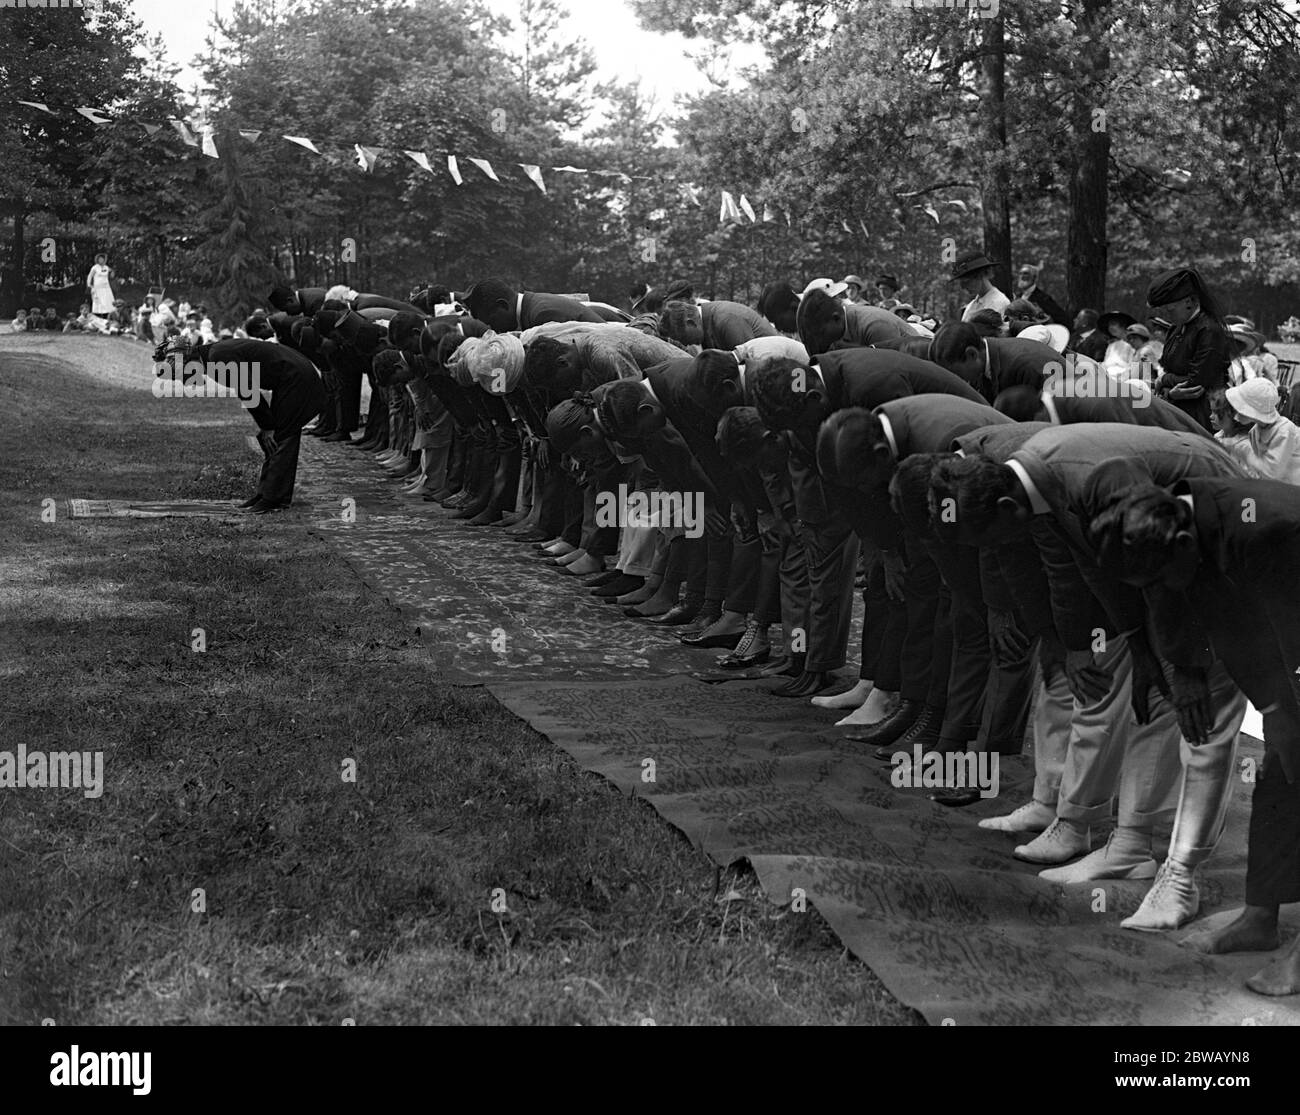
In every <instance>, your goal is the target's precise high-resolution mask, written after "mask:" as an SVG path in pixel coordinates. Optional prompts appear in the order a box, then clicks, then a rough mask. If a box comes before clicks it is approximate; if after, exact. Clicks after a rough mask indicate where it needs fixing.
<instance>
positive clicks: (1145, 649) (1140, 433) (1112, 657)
mask: <svg viewBox="0 0 1300 1115" xmlns="http://www.w3.org/2000/svg"><path fill="white" fill-rule="evenodd" d="M1112 458H1130V459H1133V460H1135V461H1137V462H1139V463H1140V464H1141V465H1142V467H1144V468H1145V469H1146V470H1147V471H1148V473H1149V475H1151V476H1152V477H1153V478H1154V479H1155V480H1156V481H1157V482H1160V483H1173V482H1175V481H1176V480H1179V479H1182V478H1183V477H1185V476H1189V475H1210V476H1215V475H1219V476H1222V475H1237V474H1238V470H1237V468H1236V466H1235V465H1233V464H1232V462H1231V459H1230V458H1229V457H1228V456H1227V454H1226V453H1224V452H1223V451H1222V450H1221V449H1220V448H1219V447H1218V446H1216V445H1215V444H1214V443H1213V442H1211V441H1209V440H1208V439H1205V438H1200V437H1197V436H1195V435H1189V434H1183V433H1173V432H1170V431H1166V430H1159V429H1147V428H1143V427H1138V426H1130V425H1118V424H1112V423H1095V424H1094V423H1081V424H1076V425H1070V426H1057V427H1051V428H1049V429H1046V430H1043V431H1042V432H1041V433H1038V434H1036V435H1035V436H1034V437H1033V438H1031V439H1029V440H1028V441H1027V442H1025V444H1024V445H1023V446H1022V447H1021V448H1020V449H1018V450H1017V451H1016V452H1014V453H1013V454H1011V456H1010V458H1008V460H1007V462H1006V464H1004V465H995V464H992V463H991V462H986V461H985V462H982V461H979V460H978V459H975V460H967V461H963V462H961V464H960V465H958V466H954V468H953V470H952V473H953V475H952V476H951V477H950V479H953V480H955V483H954V484H953V485H952V488H953V492H952V495H953V496H954V498H955V500H956V509H955V510H956V514H955V524H954V527H953V529H955V530H956V531H957V532H958V533H964V534H973V535H978V536H979V537H981V538H982V539H983V541H984V542H986V543H987V542H989V541H997V540H999V539H1000V538H1010V537H1016V536H1020V535H1023V534H1024V533H1025V532H1029V533H1030V535H1031V537H1033V539H1034V541H1035V543H1036V544H1037V545H1038V547H1039V550H1040V554H1041V555H1042V558H1043V562H1044V565H1045V566H1046V568H1047V574H1048V582H1049V585H1050V587H1051V603H1052V610H1053V615H1054V618H1055V626H1056V629H1057V632H1058V634H1059V636H1060V638H1061V640H1062V642H1063V643H1064V645H1065V649H1066V661H1065V668H1066V676H1067V678H1068V679H1069V680H1070V683H1071V688H1072V690H1074V692H1075V695H1076V699H1077V700H1078V701H1079V702H1081V703H1083V704H1085V705H1086V704H1092V705H1102V704H1109V706H1110V708H1111V715H1110V716H1109V718H1108V719H1106V720H1103V721H1101V722H1100V723H1097V724H1094V725H1092V728H1094V729H1095V730H1086V731H1085V730H1083V729H1082V728H1081V726H1080V724H1079V723H1078V721H1077V719H1076V723H1075V728H1074V735H1073V738H1072V740H1071V745H1070V754H1069V770H1068V771H1067V782H1069V783H1070V786H1071V789H1070V790H1069V792H1067V789H1066V787H1065V786H1064V785H1063V786H1062V796H1061V799H1060V801H1059V802H1058V808H1057V821H1056V822H1055V824H1054V825H1053V826H1052V827H1051V828H1049V829H1048V830H1047V831H1046V832H1044V833H1043V834H1042V836H1040V837H1038V838H1037V840H1036V841H1034V842H1031V844H1030V845H1027V846H1026V847H1025V848H1024V849H1017V855H1021V858H1031V859H1035V860H1036V861H1038V862H1053V861H1054V862H1062V861H1064V860H1065V859H1069V858H1072V857H1071V854H1070V853H1071V852H1072V851H1073V854H1077V852H1078V851H1079V850H1086V848H1087V847H1088V844H1089V839H1088V832H1089V828H1090V826H1091V825H1092V824H1097V823H1101V822H1102V821H1104V819H1105V816H1107V815H1108V814H1109V809H1110V804H1109V803H1110V799H1111V797H1112V795H1113V794H1114V793H1115V790H1116V787H1117V786H1118V789H1119V821H1118V827H1117V828H1116V830H1115V832H1114V833H1113V834H1112V836H1111V839H1110V841H1109V842H1108V844H1107V845H1106V847H1105V848H1103V849H1098V850H1097V851H1094V852H1092V853H1091V854H1090V855H1088V856H1086V857H1085V858H1084V859H1083V860H1082V861H1080V862H1079V863H1078V864H1074V865H1071V866H1070V867H1067V868H1057V869H1053V870H1049V871H1048V872H1045V873H1043V877H1044V878H1047V879H1048V880H1049V881H1053V882H1066V883H1081V882H1086V881H1091V880H1093V879H1101V878H1150V877H1151V876H1152V875H1153V874H1155V873H1156V870H1155V863H1154V861H1153V860H1151V858H1150V855H1151V834H1152V829H1153V826H1154V824H1155V822H1156V821H1157V820H1158V819H1159V818H1160V817H1162V816H1163V815H1165V814H1166V813H1168V812H1169V811H1171V809H1172V806H1173V803H1174V802H1175V801H1178V802H1179V808H1178V813H1177V816H1176V818H1175V823H1174V837H1173V842H1174V843H1177V842H1178V841H1179V839H1180V838H1181V837H1180V827H1181V828H1182V829H1189V827H1190V829H1191V830H1195V831H1197V832H1201V833H1204V832H1205V830H1206V828H1207V826H1208V828H1211V829H1212V828H1213V824H1212V819H1213V818H1214V817H1217V816H1221V815H1222V814H1221V812H1220V807H1221V804H1222V798H1223V795H1224V794H1225V793H1226V792H1228V791H1229V790H1230V786H1228V785H1227V783H1228V780H1229V777H1230V773H1231V766H1232V760H1233V755H1234V750H1235V744H1236V733H1237V729H1238V727H1239V726H1240V724H1241V718H1242V716H1243V715H1244V712H1245V705H1244V700H1243V699H1242V697H1241V695H1240V693H1239V691H1237V689H1236V687H1235V686H1233V685H1232V683H1231V679H1230V678H1228V676H1227V674H1226V672H1225V671H1224V670H1223V669H1222V667H1221V666H1220V665H1219V664H1217V663H1214V662H1207V661H1205V659H1204V658H1203V657H1202V658H1201V659H1200V660H1199V661H1194V660H1193V659H1192V658H1189V657H1185V656H1184V655H1183V654H1182V653H1181V651H1179V652H1177V653H1175V652H1174V651H1172V650H1170V655H1171V657H1172V658H1173V659H1174V661H1173V666H1174V675H1173V683H1172V684H1173V690H1172V700H1164V699H1161V698H1159V697H1158V698H1157V699H1156V701H1155V702H1150V699H1149V696H1150V690H1151V688H1152V687H1153V686H1154V687H1155V688H1157V689H1158V690H1159V691H1160V693H1161V694H1167V693H1169V685H1168V684H1167V683H1166V681H1165V678H1164V674H1163V672H1162V671H1161V669H1160V666H1159V663H1158V661H1157V660H1156V659H1155V658H1154V655H1153V652H1152V650H1151V648H1150V644H1149V642H1148V614H1147V609H1146V608H1145V606H1144V604H1143V601H1142V599H1141V597H1140V596H1139V595H1137V594H1135V593H1134V592H1133V590H1132V589H1129V588H1127V587H1126V586H1123V585H1121V584H1119V583H1118V582H1117V581H1116V580H1115V579H1114V578H1113V577H1112V576H1109V575H1107V574H1105V573H1103V572H1102V571H1101V570H1100V569H1099V568H1098V565H1097V553H1096V551H1095V550H1094V549H1093V548H1092V546H1091V544H1090V543H1089V541H1088V539H1087V538H1086V535H1085V530H1086V525H1087V523H1089V522H1091V519H1092V515H1093V512H1094V511H1095V509H1096V506H1095V504H1094V503H1091V502H1089V501H1090V499H1091V498H1092V490H1091V488H1090V486H1089V480H1090V476H1091V474H1092V472H1093V471H1094V470H1095V469H1096V468H1097V466H1098V464H1099V463H1100V462H1104V461H1107V460H1109V459H1112ZM958 473H962V475H957V474H958ZM1097 603H1100V604H1101V605H1102V607H1103V609H1104V612H1105V615H1106V617H1107V621H1106V622H1105V623H1103V624H1101V625H1099V626H1096V625H1097V618H1096V604H1097ZM1099 632H1100V635H1099ZM1162 649H1163V650H1169V649H1170V648H1162ZM1125 650H1127V651H1128V652H1129V653H1128V654H1125V653H1124V651H1125ZM1130 704H1131V705H1132V708H1133V710H1134V713H1135V714H1136V718H1137V721H1138V725H1139V727H1138V728H1136V729H1134V727H1133V725H1132V724H1131V723H1129V721H1128V717H1127V714H1126V707H1127V706H1128V705H1130ZM1180 727H1181V729H1182V732H1183V734H1184V735H1185V736H1186V738H1187V739H1188V740H1190V741H1191V742H1192V743H1194V744H1197V745H1198V746H1196V747H1194V748H1193V747H1190V746H1189V747H1187V748H1186V749H1185V750H1184V752H1183V754H1182V756H1181V764H1180V761H1179V743H1178V740H1179V729H1180ZM1180 765H1181V770H1180V769H1179V768H1180ZM1180 783H1181V798H1178V797H1177V796H1176V794H1177V791H1178V788H1179V784H1180ZM1207 818H1209V819H1210V820H1207ZM1206 839H1209V840H1210V843H1211V844H1212V840H1213V839H1217V834H1215V835H1214V836H1213V837H1212V838H1206ZM1211 850H1212V849H1211ZM1022 852H1023V853H1026V854H1024V855H1022ZM1204 854H1206V855H1208V852H1205V853H1204ZM1049 857H1050V858H1049ZM1166 889H1167V887H1166V886H1164V885H1161V881H1160V880H1159V879H1157V887H1153V888H1152V890H1153V892H1157V891H1159V892H1163V891H1165V890H1166ZM1160 897H1161V895H1160V894H1159V893H1156V894H1155V895H1154V898H1153V902H1154V901H1155V899H1156V898H1160ZM1132 928H1138V926H1136V925H1134V926H1132Z"/></svg>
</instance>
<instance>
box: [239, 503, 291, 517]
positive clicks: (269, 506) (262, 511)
mask: <svg viewBox="0 0 1300 1115" xmlns="http://www.w3.org/2000/svg"><path fill="white" fill-rule="evenodd" d="M288 506H289V505H288V504H287V503H263V502H261V501H260V500H259V501H258V502H257V503H255V504H253V506H252V507H250V508H249V509H248V511H249V514H252V515H269V514H271V513H272V512H273V511H283V510H284V509H285V508H286V507H288Z"/></svg>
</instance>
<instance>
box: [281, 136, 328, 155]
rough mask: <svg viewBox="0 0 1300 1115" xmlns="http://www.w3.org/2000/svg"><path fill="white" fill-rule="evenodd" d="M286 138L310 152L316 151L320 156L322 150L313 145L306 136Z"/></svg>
mask: <svg viewBox="0 0 1300 1115" xmlns="http://www.w3.org/2000/svg"><path fill="white" fill-rule="evenodd" d="M284 138H285V139H287V140H288V141H289V142H290V143H296V144H297V145H298V146H299V147H305V148H307V150H308V151H314V152H315V153H316V154H317V155H319V154H320V148H318V147H317V146H316V145H315V144H314V143H312V141H311V140H309V139H308V138H307V137H306V136H285V137H284Z"/></svg>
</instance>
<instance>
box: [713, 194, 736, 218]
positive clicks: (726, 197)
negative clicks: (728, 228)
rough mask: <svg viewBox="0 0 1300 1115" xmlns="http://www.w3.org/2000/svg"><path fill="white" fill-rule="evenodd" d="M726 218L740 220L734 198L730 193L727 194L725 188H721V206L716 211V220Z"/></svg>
mask: <svg viewBox="0 0 1300 1115" xmlns="http://www.w3.org/2000/svg"><path fill="white" fill-rule="evenodd" d="M728 219H731V220H737V221H738V220H740V210H739V208H737V206H736V199H735V198H734V197H732V196H731V194H729V193H728V192H727V191H726V190H723V191H722V208H721V210H719V212H718V220H719V221H726V220H728Z"/></svg>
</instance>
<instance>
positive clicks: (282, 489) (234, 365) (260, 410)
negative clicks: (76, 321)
mask: <svg viewBox="0 0 1300 1115" xmlns="http://www.w3.org/2000/svg"><path fill="white" fill-rule="evenodd" d="M168 357H174V358H177V359H179V360H181V361H183V362H184V363H190V362H197V363H199V364H201V365H202V366H203V370H204V374H205V375H206V376H207V378H209V379H211V380H214V381H215V382H217V383H220V384H222V385H223V386H225V387H229V388H233V389H239V388H241V387H243V386H248V385H249V384H250V383H251V385H252V386H254V387H255V388H256V391H255V392H254V393H255V395H256V398H257V402H256V405H254V406H253V407H251V408H250V409H249V412H248V413H249V416H250V417H251V418H252V419H253V421H254V422H256V423H257V428H258V433H257V440H258V442H259V444H260V445H261V447H262V452H263V455H264V460H263V462H262V474H261V477H260V478H259V480H258V484H257V492H256V494H255V495H254V496H253V497H252V498H251V499H249V500H247V501H245V502H244V503H243V504H242V505H241V506H242V507H243V508H245V509H246V510H247V511H249V512H251V513H252V514H254V515H265V514H268V513H269V512H272V511H282V510H283V509H284V508H286V507H288V506H289V505H290V503H292V502H293V486H294V480H295V478H296V477H297V474H298V449H299V446H300V445H301V443H302V428H303V427H304V426H305V425H307V423H308V422H310V421H311V420H312V419H313V418H315V417H316V416H317V415H319V414H320V412H321V411H322V410H324V408H325V402H326V398H325V387H324V385H323V384H322V383H321V378H320V374H319V373H318V372H317V371H316V366H315V365H314V364H313V363H312V362H311V361H310V360H309V359H308V358H307V357H306V356H304V355H303V354H302V353H300V352H296V351H295V350H294V349H292V348H289V347H288V346H286V345H281V344H277V343H275V342H274V341H255V340H227V341H217V342H216V343H215V344H198V345H193V346H190V345H187V344H186V343H185V342H184V341H183V340H182V339H181V338H177V339H176V342H175V343H173V344H172V345H171V346H168V345H165V344H164V345H161V346H159V348H158V349H157V351H155V353H154V361H155V363H156V364H157V363H160V362H161V361H163V360H164V359H166V358H168ZM261 392H268V393H269V394H270V396H271V401H270V403H269V404H268V403H267V402H266V400H265V399H263V398H262V397H261Z"/></svg>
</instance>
